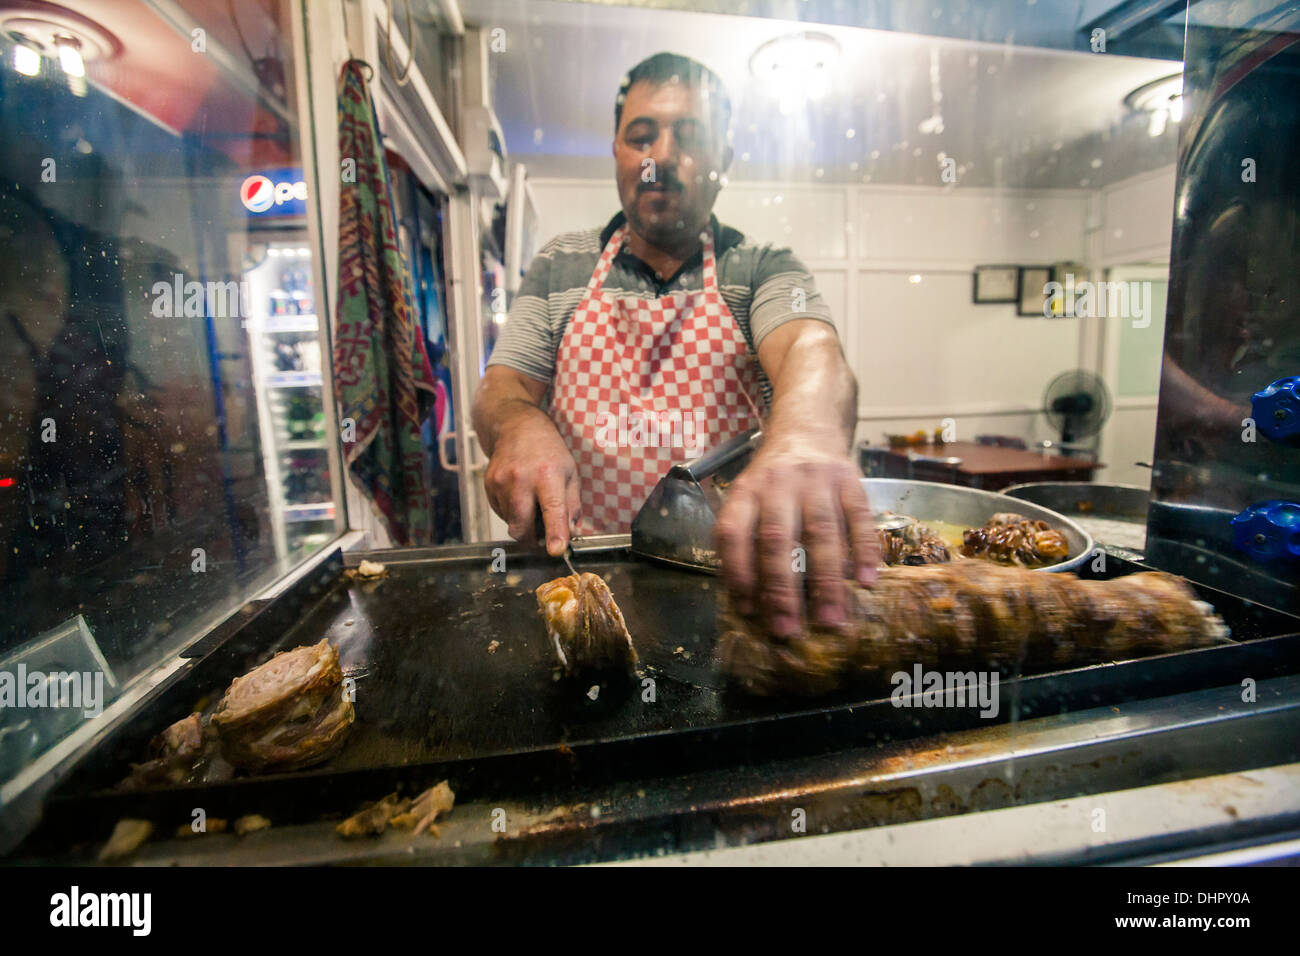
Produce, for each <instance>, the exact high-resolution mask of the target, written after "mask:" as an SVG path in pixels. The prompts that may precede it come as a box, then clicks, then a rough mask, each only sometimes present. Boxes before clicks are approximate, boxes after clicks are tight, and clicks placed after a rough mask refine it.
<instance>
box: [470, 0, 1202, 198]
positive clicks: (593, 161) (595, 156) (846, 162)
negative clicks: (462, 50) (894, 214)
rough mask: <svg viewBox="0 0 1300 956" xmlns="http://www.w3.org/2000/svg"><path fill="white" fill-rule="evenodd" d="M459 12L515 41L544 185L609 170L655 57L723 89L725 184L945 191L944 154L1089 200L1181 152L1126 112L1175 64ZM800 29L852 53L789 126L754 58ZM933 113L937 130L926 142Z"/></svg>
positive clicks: (516, 100)
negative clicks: (1135, 95) (709, 74)
mask: <svg viewBox="0 0 1300 956" xmlns="http://www.w3.org/2000/svg"><path fill="white" fill-rule="evenodd" d="M462 9H463V10H464V15H465V19H466V21H467V22H469V23H471V24H475V25H479V26H484V27H493V28H494V27H503V28H504V29H505V31H506V32H505V39H506V50H505V51H504V52H500V53H495V54H493V56H492V57H491V60H490V66H491V73H492V84H493V96H494V100H495V108H496V110H497V113H498V115H499V116H500V119H501V123H502V126H503V128H504V130H505V133H506V145H507V149H508V150H509V151H510V153H511V155H512V157H515V158H520V159H523V160H524V161H525V162H528V163H529V164H530V165H531V167H532V168H533V170H534V172H535V173H536V174H541V175H587V176H605V175H609V174H610V172H611V171H612V161H611V160H610V153H609V150H610V140H611V138H612V127H613V101H614V95H615V92H616V90H617V88H618V84H619V81H620V79H621V78H622V76H623V74H624V73H625V72H626V71H627V70H628V69H629V68H630V67H631V66H632V65H634V64H635V63H636V62H637V61H638V60H640V59H642V58H643V57H646V56H649V55H650V54H652V53H656V52H659V51H661V50H671V51H673V52H677V53H682V54H685V55H686V56H690V57H694V58H695V59H698V60H700V61H702V62H704V63H705V64H707V65H708V66H709V67H711V68H712V69H713V70H715V71H716V72H717V73H718V74H719V75H721V76H722V78H723V80H724V81H725V82H726V83H727V86H728V88H729V90H730V91H731V96H732V100H733V107H734V114H733V121H732V130H733V138H734V145H735V151H736V163H735V165H734V166H733V168H732V170H731V174H730V175H731V178H732V179H733V180H744V179H778V180H791V181H798V182H807V181H814V182H817V181H823V182H872V183H885V184H930V185H939V184H940V182H941V181H940V179H939V171H940V166H939V156H940V154H942V155H945V156H950V157H953V158H954V159H955V160H956V161H957V163H958V164H959V169H960V170H961V173H960V179H959V185H965V186H1005V187H1022V188H1031V187H1032V188H1076V189H1077V188H1085V189H1095V188H1097V187H1098V186H1100V185H1103V184H1104V183H1105V182H1109V181H1113V180H1115V179H1119V178H1123V177H1126V176H1130V175H1133V174H1135V173H1138V172H1142V171H1145V170H1148V169H1154V168H1157V167H1160V166H1163V165H1167V164H1169V163H1171V162H1173V161H1174V158H1175V155H1176V147H1177V125H1176V124H1170V126H1169V130H1168V132H1166V133H1165V134H1164V135H1163V136H1160V137H1157V138H1152V137H1151V136H1149V135H1148V133H1147V124H1146V121H1145V119H1144V118H1142V117H1138V116H1133V115H1131V114H1127V113H1126V111H1125V109H1124V107H1123V99H1124V96H1125V94H1127V93H1128V92H1129V91H1131V90H1132V89H1134V88H1135V87H1137V86H1140V85H1141V84H1143V83H1146V82H1148V81H1150V80H1153V79H1157V78H1159V77H1162V76H1166V75H1168V74H1170V73H1172V72H1177V71H1178V69H1179V68H1180V65H1179V64H1177V63H1171V62H1169V61H1164V60H1151V59H1138V58H1133V57H1123V56H1117V55H1115V54H1111V53H1106V54H1092V53H1077V52H1070V51H1063V50H1048V49H1041V48H1034V47H1025V46H1013V45H1010V44H992V43H985V42H975V41H968V40H957V39H951V38H941V37H930V36H922V35H918V34H909V33H899V32H892V31H882V30H865V29H857V28H853V27H843V26H822V25H811V24H802V25H801V24H798V23H795V22H791V21H781V20H771V19H760V18H755V17H738V16H724V15H718V14H706V13H687V12H677V11H662V10H647V9H644V8H627V7H616V6H610V5H592V4H585V3H564V2H554V0H462ZM800 29H804V30H816V31H818V32H822V33H826V34H829V35H831V36H833V37H834V38H835V39H836V40H837V41H838V43H839V44H840V47H841V50H842V56H841V58H840V63H839V67H838V69H837V73H836V76H835V82H834V86H833V88H832V92H831V94H830V95H829V96H828V97H827V98H826V99H824V100H822V101H820V102H817V103H812V104H809V105H808V106H807V107H806V108H805V109H800V110H797V111H796V112H795V113H794V114H793V115H791V116H789V117H783V116H781V115H780V113H779V111H778V110H777V108H776V104H775V102H774V101H773V100H772V99H771V97H770V96H769V95H768V94H767V93H766V92H765V91H764V90H762V89H761V87H760V85H759V84H757V83H756V82H754V80H753V78H752V76H751V74H750V72H749V67H748V62H749V58H750V56H751V55H752V54H753V52H754V51H755V50H756V49H757V48H758V47H759V46H760V45H761V44H762V43H764V42H765V41H767V40H769V39H771V38H773V37H778V36H782V35H784V34H787V33H791V32H795V31H797V30H800ZM936 113H937V114H938V115H939V116H941V117H942V124H943V131H942V132H941V133H933V132H931V133H926V132H922V131H921V130H920V128H919V127H920V125H921V124H922V123H923V122H924V121H926V120H927V119H929V118H931V117H932V116H934V115H935V114H936ZM850 130H852V135H851V136H850V134H849V131H850Z"/></svg>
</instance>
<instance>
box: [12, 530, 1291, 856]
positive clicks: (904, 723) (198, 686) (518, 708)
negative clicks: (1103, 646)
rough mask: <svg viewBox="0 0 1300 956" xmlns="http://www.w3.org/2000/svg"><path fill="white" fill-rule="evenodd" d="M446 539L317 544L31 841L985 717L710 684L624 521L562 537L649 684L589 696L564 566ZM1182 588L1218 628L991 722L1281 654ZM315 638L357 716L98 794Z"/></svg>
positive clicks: (1117, 564) (1155, 688)
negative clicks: (299, 577) (244, 679)
mask: <svg viewBox="0 0 1300 956" xmlns="http://www.w3.org/2000/svg"><path fill="white" fill-rule="evenodd" d="M454 550H455V551H458V552H461V553H460V554H459V555H456V554H453V555H451V556H448V555H446V554H442V555H440V554H438V551H437V549H427V550H426V551H424V552H400V551H399V552H392V553H389V554H386V555H372V556H370V557H372V558H381V559H383V558H387V559H388V573H387V575H386V576H384V577H382V578H379V579H376V580H365V579H355V580H349V579H348V578H346V577H345V576H344V575H343V574H342V569H341V566H340V563H339V561H338V560H337V559H335V561H334V562H333V565H332V567H331V568H330V569H326V570H325V571H323V572H322V573H321V577H319V578H318V579H316V580H314V581H307V582H304V583H303V585H302V586H301V587H300V588H299V589H298V591H299V592H300V593H298V594H297V595H296V597H295V596H286V598H285V599H284V601H281V599H277V600H276V601H273V602H271V605H272V606H269V607H267V608H264V609H262V611H261V613H260V614H258V615H255V616H254V617H253V619H252V621H251V622H249V623H247V624H246V625H245V626H244V627H243V628H241V629H239V630H237V631H236V632H235V633H234V634H233V635H231V634H224V635H223V636H222V638H221V642H220V643H219V645H218V646H215V647H213V646H210V645H209V646H204V647H200V648H198V649H196V652H201V653H202V654H203V656H202V658H201V659H199V660H197V661H196V662H195V663H194V664H193V666H192V668H191V669H190V670H189V672H188V674H186V675H185V676H184V677H182V678H179V679H177V680H175V681H174V682H173V683H172V684H170V685H168V686H165V687H164V688H162V689H160V691H159V692H158V693H157V695H156V696H155V697H154V698H152V699H150V700H148V701H147V702H146V703H145V704H144V705H143V706H141V708H140V709H139V710H138V711H137V712H136V713H135V714H134V715H132V716H131V717H130V718H129V719H128V720H126V721H124V722H123V724H122V725H120V726H119V727H116V728H114V730H113V732H112V734H111V736H110V737H109V739H108V740H106V742H105V743H104V744H103V745H101V746H100V747H98V748H97V749H96V750H94V751H92V752H91V753H90V754H89V755H88V756H87V757H86V759H84V760H83V761H82V762H81V764H80V765H79V766H78V767H77V768H76V770H75V771H74V773H73V774H71V775H70V776H69V778H68V779H66V780H65V781H64V782H63V783H62V784H61V785H60V786H59V787H58V788H57V789H56V790H55V791H54V792H53V794H52V795H51V798H50V799H49V800H48V801H47V802H46V806H45V810H46V813H45V824H44V826H43V827H42V831H43V832H38V834H37V839H36V844H37V846H43V848H44V849H45V850H46V851H49V850H50V848H51V846H57V845H60V844H65V843H66V842H67V841H68V840H69V839H73V838H75V837H76V836H77V835H80V836H81V837H83V838H85V839H91V838H92V837H93V838H97V839H102V838H103V836H104V834H105V833H106V832H107V830H108V829H111V826H112V823H113V822H114V821H115V820H116V819H118V818H120V817H122V816H145V817H149V818H154V819H158V820H165V821H175V822H183V821H186V820H188V818H189V813H190V810H191V808H192V807H194V806H203V807H205V808H206V809H207V812H208V813H209V815H210V816H228V817H234V816H237V815H240V814H242V813H263V814H266V815H268V816H271V817H272V818H273V819H275V820H276V821H277V823H280V822H286V823H287V822H294V821H303V822H305V821H309V820H318V819H320V818H321V817H322V816H326V817H328V816H331V815H333V816H339V815H343V814H346V813H350V812H352V811H354V810H355V809H356V808H357V806H358V805H359V803H360V802H362V801H364V800H374V799H377V798H379V797H381V796H383V795H384V794H385V793H387V792H390V791H391V790H392V789H394V788H395V787H397V788H402V789H407V790H414V789H415V788H418V787H423V786H428V785H430V784H431V783H433V782H436V781H437V780H439V779H443V778H449V779H451V782H452V785H453V788H454V789H455V790H456V791H457V793H458V794H463V795H464V796H466V797H472V796H475V795H477V796H480V797H485V798H486V797H493V798H495V797H496V796H501V797H505V796H506V795H515V796H522V797H526V798H527V797H533V796H538V797H539V798H540V795H542V794H544V793H545V792H546V791H547V789H548V787H550V786H552V785H556V784H557V781H559V780H563V782H564V783H565V784H566V785H572V784H574V783H575V781H576V782H580V783H581V782H595V781H599V780H618V779H628V778H645V777H647V776H658V777H661V778H669V777H675V776H679V775H681V774H684V773H689V772H693V771H694V770H698V769H707V768H718V767H720V766H724V765H737V764H743V763H748V764H749V765H751V766H753V765H757V764H758V763H760V762H762V761H766V760H771V759H775V758H779V757H786V756H790V755H812V754H817V753H830V752H833V751H836V750H839V749H842V748H846V747H849V746H862V745H864V744H870V743H871V742H873V741H874V742H881V741H894V742H897V741H900V740H907V739H910V738H914V737H920V736H923V735H926V734H933V733H940V732H946V731H952V730H959V729H964V728H967V727H972V726H977V725H981V724H983V725H987V724H988V721H987V720H983V719H981V718H980V717H979V716H978V713H977V712H976V711H975V710H973V709H972V710H964V709H960V708H938V709H935V708H930V709H899V708H896V707H894V706H892V705H891V703H890V700H889V691H890V688H889V687H888V686H885V687H876V688H871V687H861V688H858V689H855V690H852V691H846V692H844V693H843V694H841V695H838V696H836V697H831V698H819V699H817V700H771V701H763V700H755V699H752V698H749V697H746V696H744V695H743V694H738V693H736V692H734V691H730V690H728V689H727V688H726V686H725V685H724V683H723V679H722V677H721V674H720V672H719V669H718V665H717V662H716V659H715V657H714V653H713V648H714V643H715V640H716V629H717V624H716V620H715V618H716V611H717V601H718V597H719V592H718V589H719V587H720V582H719V581H718V579H717V578H714V577H711V576H708V575H703V574H698V573H692V572H689V571H685V570H680V569H676V568H672V567H665V566H662V565H659V564H655V563H650V562H647V561H644V560H641V559H639V558H636V557H634V556H632V555H631V554H630V553H629V552H628V550H627V547H626V538H625V537H624V538H622V539H621V542H619V543H616V544H613V545H610V546H608V547H591V548H587V549H580V550H579V551H578V554H577V556H576V558H575V564H576V565H577V567H578V569H579V570H580V571H592V572H595V573H597V574H600V575H601V576H602V577H604V578H605V580H606V581H608V583H609V585H610V588H611V590H612V591H613V593H614V595H615V598H616V600H617V601H618V602H619V605H620V607H621V608H622V610H623V612H624V615H625V616H626V618H627V621H628V625H629V629H630V631H631V633H632V636H633V639H634V640H635V642H636V646H637V651H638V654H639V655H640V657H641V660H642V663H643V665H644V669H645V676H646V677H648V678H651V679H653V681H654V696H653V700H650V699H648V695H647V694H646V693H645V690H646V687H645V685H644V684H640V683H633V684H632V685H631V686H630V687H629V688H627V690H625V691H624V692H622V693H619V692H617V691H616V688H614V687H612V686H608V685H605V686H601V687H600V691H599V693H598V695H597V697H596V699H595V700H592V699H590V697H588V695H587V691H588V690H589V687H588V686H584V685H576V684H574V683H572V682H570V681H567V680H559V679H557V673H556V671H557V668H556V662H555V660H554V657H553V654H552V651H551V648H550V645H549V641H548V640H547V639H546V635H545V628H544V626H543V624H542V620H541V617H540V615H539V614H538V611H537V606H536V598H535V597H534V594H533V591H534V589H535V588H536V587H537V586H538V585H539V584H541V583H543V582H544V581H546V580H549V579H551V578H553V577H556V576H559V575H561V574H563V573H564V569H563V566H562V564H561V563H560V562H558V561H557V560H555V559H552V558H548V557H545V556H542V555H540V554H536V553H527V552H523V551H521V550H518V549H507V568H508V570H507V571H506V572H505V573H500V572H498V573H493V572H490V571H489V567H490V565H491V561H492V556H491V553H490V546H488V547H483V548H478V547H473V548H471V547H466V548H460V549H454ZM1107 568H1108V570H1107V572H1106V574H1105V575H1095V574H1088V573H1087V572H1086V571H1085V572H1084V575H1083V576H1093V577H1097V576H1106V577H1112V576H1118V575H1120V574H1123V573H1129V572H1131V571H1134V570H1141V568H1140V567H1139V566H1137V565H1134V564H1132V563H1129V562H1125V561H1124V560H1123V559H1121V558H1111V559H1110V560H1109V561H1108V562H1107ZM1198 590H1200V591H1201V594H1202V596H1203V597H1204V598H1205V599H1207V600H1209V601H1210V602H1211V603H1214V604H1215V605H1216V607H1217V608H1218V609H1219V611H1220V613H1221V614H1223V616H1224V618H1225V620H1226V621H1227V623H1228V624H1229V626H1230V627H1231V628H1232V629H1233V633H1234V636H1235V637H1236V638H1237V639H1238V642H1230V643H1228V644H1226V645H1224V646H1220V647H1212V648H1205V649H1201V650H1196V651H1189V652H1185V653H1182V654H1171V655H1164V656H1161V657H1155V658H1146V659H1143V660H1135V661H1126V662H1119V663H1114V664H1105V665H1096V666H1091V667H1082V668H1078V669H1074V670H1069V671H1061V672H1057V673H1054V674H1042V675H1034V676H1027V677H1021V678H1019V679H1014V680H1004V681H1003V682H1002V683H1001V685H1000V687H999V695H1000V698H1001V707H1000V716H999V717H998V718H997V719H996V720H997V721H998V722H1009V721H1014V720H1017V719H1025V718H1028V717H1032V716H1041V715H1048V714H1055V713H1061V712H1064V711H1069V710H1080V709H1085V708H1091V707H1097V706H1099V705H1104V704H1117V703H1121V702H1124V701H1127V700H1134V699H1142V698H1148V697H1154V696H1160V695H1163V694H1169V693H1175V692H1181V691H1185V690H1193V689H1202V688H1206V687H1214V686H1221V685H1223V684H1226V683H1236V682H1238V681H1240V679H1241V677H1242V676H1250V677H1254V678H1256V679H1260V678H1262V677H1267V676H1270V675H1273V674H1278V673H1294V672H1300V619H1297V618H1294V617H1291V616H1290V615H1286V614H1282V613H1279V612H1276V611H1271V610H1269V609H1267V608H1264V607H1262V606H1260V605H1255V604H1251V603H1249V602H1245V601H1242V600H1240V599H1237V598H1233V597H1231V596H1230V595H1227V594H1222V593H1219V592H1214V591H1212V590H1210V589H1202V588H1198ZM290 597H294V599H295V600H298V599H300V601H299V603H297V604H295V603H294V602H293V601H291V600H290ZM285 601H288V602H289V603H284V602H285ZM295 607H300V608H302V610H301V612H297V613H295V612H294V610H293V609H294V608H295ZM262 621H265V622H267V623H266V624H265V626H261V625H259V622H262ZM321 637H328V638H329V639H330V640H331V641H332V642H333V643H334V644H335V645H336V646H337V648H338V650H339V655H340V659H341V663H342V665H343V669H344V674H345V676H350V677H353V678H354V679H355V680H356V681H357V684H356V709H357V722H356V724H355V726H354V728H353V730H352V733H351V735H350V737H349V739H348V741H347V743H346V745H345V747H344V749H343V750H342V751H341V752H340V753H339V754H337V755H336V756H335V757H334V758H332V759H331V760H330V761H329V762H327V763H325V764H323V765H322V766H320V767H318V768H313V769H309V770H305V771H300V772H297V773H292V774H269V775H262V776H255V777H236V778H234V779H233V780H229V781H225V782H220V783H207V784H194V785H186V786H174V787H157V788H152V789H149V790H143V791H135V792H130V793H122V792H118V791H115V790H114V786H115V785H116V784H117V783H118V782H119V781H120V780H121V779H122V778H123V777H125V776H126V775H127V773H128V771H129V766H128V764H129V762H130V761H139V760H142V759H143V758H144V754H145V748H146V746H147V743H148V741H149V739H150V738H151V737H153V736H154V735H155V734H157V733H158V732H159V731H161V730H162V729H163V728H164V727H166V726H167V725H168V724H170V723H171V722H173V721H174V720H177V719H179V718H180V717H183V716H185V715H186V714H188V713H190V712H191V711H192V710H194V709H197V708H198V706H199V705H200V704H203V703H205V702H206V703H207V704H208V705H209V706H210V705H211V703H212V702H213V701H215V699H216V698H217V697H219V696H220V695H221V693H222V692H223V691H224V690H225V688H226V687H227V686H228V684H229V682H230V680H232V679H233V678H234V677H237V676H239V675H240V674H242V673H244V672H246V671H247V670H248V669H250V668H251V667H253V666H255V665H256V664H258V663H260V662H262V661H264V660H267V659H268V658H269V657H270V656H271V655H272V654H273V653H274V652H275V651H277V650H282V649H286V648H291V647H296V646H299V645H301V644H309V643H314V642H316V641H318V640H320V638H321ZM493 641H496V642H498V645H497V647H496V649H495V650H494V651H493V650H490V646H491V645H492V642H493ZM1239 642H1244V643H1239ZM196 801H199V802H196ZM172 825H174V823H173V824H172Z"/></svg>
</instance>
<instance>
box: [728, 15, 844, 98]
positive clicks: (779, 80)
mask: <svg viewBox="0 0 1300 956" xmlns="http://www.w3.org/2000/svg"><path fill="white" fill-rule="evenodd" d="M839 59H840V45H839V43H837V42H836V40H835V38H834V37H831V36H828V35H827V34H825V33H805V32H800V33H790V34H787V35H785V36H780V37H776V38H774V39H771V40H768V41H767V42H766V43H764V44H763V45H762V46H760V47H759V48H758V49H757V50H755V51H754V55H753V56H751V57H750V58H749V72H750V73H752V74H753V75H754V77H755V78H756V79H757V80H758V81H759V82H760V83H761V84H762V85H763V86H764V87H765V88H766V90H767V92H768V93H769V95H771V96H772V97H773V98H774V99H776V100H777V102H778V103H779V106H780V110H781V112H782V114H784V115H786V116H789V115H790V114H792V113H793V112H794V111H795V109H797V108H798V107H799V106H801V105H804V104H807V103H808V102H813V101H816V100H820V99H822V98H824V97H825V96H826V94H827V93H829V92H830V89H831V83H832V76H833V73H834V69H835V65H836V64H837V63H838V62H839Z"/></svg>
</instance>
